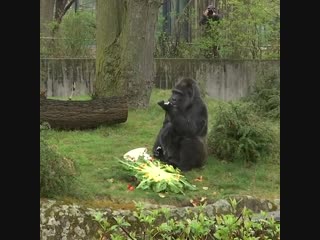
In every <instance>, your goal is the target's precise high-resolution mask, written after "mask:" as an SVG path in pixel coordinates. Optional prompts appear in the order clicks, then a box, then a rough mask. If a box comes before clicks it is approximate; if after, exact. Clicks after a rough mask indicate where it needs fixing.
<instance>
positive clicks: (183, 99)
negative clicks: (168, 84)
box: [169, 78, 200, 110]
mask: <svg viewBox="0 0 320 240" xmlns="http://www.w3.org/2000/svg"><path fill="white" fill-rule="evenodd" d="M199 97H200V90H199V87H198V85H197V82H196V81H195V80H193V79H191V78H184V79H182V80H181V81H179V82H178V83H177V84H176V85H175V87H174V88H173V90H172V95H171V97H170V99H169V102H171V103H172V105H173V107H177V108H179V109H180V110H185V109H187V108H189V107H190V106H191V105H192V103H193V101H194V100H195V99H196V98H199Z"/></svg>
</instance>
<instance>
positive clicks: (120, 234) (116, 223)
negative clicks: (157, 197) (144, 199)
mask: <svg viewBox="0 0 320 240" xmlns="http://www.w3.org/2000/svg"><path fill="white" fill-rule="evenodd" d="M136 209H137V210H136V211H134V212H133V215H134V216H135V218H136V221H135V222H134V223H130V222H129V221H128V220H127V218H125V217H121V216H116V217H112V218H107V217H104V216H103V215H104V214H103V213H102V212H96V213H95V215H94V220H95V221H96V222H98V223H99V225H100V228H99V230H98V231H99V235H100V239H119V240H120V239H134V240H136V239H141V240H144V239H150V240H153V239H154V240H155V239H198V240H205V239H207V240H208V239H212V240H213V239H221V240H232V239H247V240H249V239H270V240H278V239H280V223H279V222H276V221H275V220H274V218H273V217H270V216H267V214H266V213H264V212H262V213H261V215H262V218H261V219H257V220H251V219H252V218H253V216H254V215H253V212H252V211H251V210H249V209H247V208H244V209H243V210H242V211H241V214H240V215H239V216H237V215H235V214H233V213H232V214H225V215H216V216H214V217H212V216H210V217H209V216H208V215H207V214H206V211H205V208H203V207H200V208H198V212H196V211H193V212H192V213H190V214H188V215H187V216H186V217H182V218H179V219H177V218H175V216H174V215H173V214H172V211H170V210H169V209H168V208H160V209H152V210H149V209H146V208H144V207H143V205H141V204H140V205H139V206H137V207H136Z"/></svg>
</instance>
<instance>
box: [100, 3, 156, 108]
mask: <svg viewBox="0 0 320 240" xmlns="http://www.w3.org/2000/svg"><path fill="white" fill-rule="evenodd" d="M161 2H162V1H161V0H130V1H125V0H97V7H96V9H97V21H96V23H97V32H96V40H97V53H96V80H95V82H94V96H95V97H104V96H114V95H118V96H123V95H125V96H127V98H128V103H129V106H130V107H133V108H144V107H147V106H148V104H149V100H150V95H151V90H152V86H153V78H154V71H153V68H154V65H153V54H154V50H155V27H156V23H157V18H158V10H159V7H160V5H161Z"/></svg>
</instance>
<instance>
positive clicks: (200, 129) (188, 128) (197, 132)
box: [168, 105, 208, 137]
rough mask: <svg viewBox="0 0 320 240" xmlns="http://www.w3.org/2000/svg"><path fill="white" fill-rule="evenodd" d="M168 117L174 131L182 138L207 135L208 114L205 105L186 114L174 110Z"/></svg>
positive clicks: (169, 112) (170, 111)
mask: <svg viewBox="0 0 320 240" xmlns="http://www.w3.org/2000/svg"><path fill="white" fill-rule="evenodd" d="M168 115H169V116H170V119H171V123H172V127H173V129H174V130H175V132H176V133H177V134H178V135H180V136H187V137H194V136H204V135H205V134H207V124H208V123H207V119H208V113H207V109H206V107H205V106H203V105H200V106H199V107H198V108H196V107H193V108H192V109H190V111H188V112H186V113H182V112H180V111H179V110H177V109H172V110H169V111H168Z"/></svg>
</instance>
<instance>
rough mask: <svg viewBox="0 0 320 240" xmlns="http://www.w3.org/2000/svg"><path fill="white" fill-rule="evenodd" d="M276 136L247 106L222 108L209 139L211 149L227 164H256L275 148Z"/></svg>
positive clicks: (228, 104)
mask: <svg viewBox="0 0 320 240" xmlns="http://www.w3.org/2000/svg"><path fill="white" fill-rule="evenodd" d="M273 139H274V134H273V132H272V131H271V129H269V128H268V127H267V125H266V123H265V122H264V121H262V120H261V118H259V117H258V116H257V115H256V114H254V112H253V111H252V106H251V105H250V104H245V103H237V104H236V103H226V104H224V105H220V106H219V111H218V113H217V118H216V121H215V123H214V124H213V126H212V128H211V131H210V133H209V136H208V150H209V152H210V153H213V154H215V155H216V156H217V157H218V158H219V159H222V160H226V161H234V160H236V161H243V162H245V163H249V162H256V161H257V160H259V159H260V158H261V157H262V156H265V155H267V154H268V152H269V151H270V150H271V148H272V142H273Z"/></svg>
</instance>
